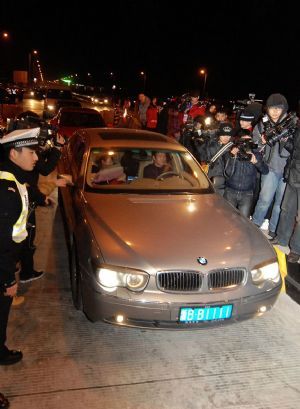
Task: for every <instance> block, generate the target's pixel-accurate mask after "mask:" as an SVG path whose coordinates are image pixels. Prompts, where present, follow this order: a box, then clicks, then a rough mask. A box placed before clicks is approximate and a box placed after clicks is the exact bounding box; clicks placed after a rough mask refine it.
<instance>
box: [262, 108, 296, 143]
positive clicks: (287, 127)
mask: <svg viewBox="0 0 300 409" xmlns="http://www.w3.org/2000/svg"><path fill="white" fill-rule="evenodd" d="M262 122H263V126H264V132H263V135H264V137H265V139H266V142H267V144H268V145H269V146H271V147H272V146H274V145H275V144H276V142H279V141H281V140H282V139H286V140H287V139H288V138H292V137H293V136H294V134H295V131H296V128H297V122H298V118H297V115H296V112H290V113H289V114H288V115H287V116H286V117H285V118H284V119H283V120H282V121H281V122H279V123H278V124H273V123H272V122H271V121H270V119H269V117H268V116H267V115H265V116H264V117H263V118H262Z"/></svg>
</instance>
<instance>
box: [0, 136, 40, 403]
mask: <svg viewBox="0 0 300 409" xmlns="http://www.w3.org/2000/svg"><path fill="white" fill-rule="evenodd" d="M39 131H40V128H33V129H22V130H17V131H14V132H11V133H10V134H7V135H5V136H4V137H3V138H2V139H0V145H2V146H1V148H2V149H3V151H4V155H5V160H4V162H3V164H2V166H1V170H0V197H1V200H0V231H1V234H0V365H11V364H15V363H17V362H19V361H20V360H21V359H22V357H23V354H22V352H21V351H16V350H11V349H8V347H7V346H6V328H7V323H8V316H9V311H10V307H11V303H12V299H13V296H14V295H16V293H17V287H18V284H17V282H16V278H15V271H16V264H17V262H18V261H19V255H18V254H19V252H20V249H21V246H22V242H23V241H24V240H25V239H26V237H27V230H26V222H27V216H28V191H27V186H26V184H25V183H24V174H25V172H24V171H30V170H32V169H33V168H34V166H35V164H36V162H37V160H38V157H37V154H36V151H35V148H36V147H37V146H38V134H39ZM0 398H1V399H2V402H1V400H0V403H1V405H2V407H4V408H5V407H8V405H9V403H8V402H7V401H6V400H5V398H4V397H3V395H2V396H1V394H0ZM6 402H7V403H6ZM0 407H1V406H0Z"/></svg>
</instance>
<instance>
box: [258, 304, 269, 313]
mask: <svg viewBox="0 0 300 409" xmlns="http://www.w3.org/2000/svg"><path fill="white" fill-rule="evenodd" d="M266 311H267V307H266V306H265V305H262V306H261V307H260V308H259V312H266Z"/></svg>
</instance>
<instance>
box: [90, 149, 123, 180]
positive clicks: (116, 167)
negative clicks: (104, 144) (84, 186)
mask: <svg viewBox="0 0 300 409" xmlns="http://www.w3.org/2000/svg"><path fill="white" fill-rule="evenodd" d="M96 166H97V167H98V171H97V173H96V175H95V176H94V178H93V179H92V182H93V183H97V184H119V183H124V182H125V180H126V175H125V173H124V168H123V166H121V165H120V164H118V163H116V164H115V163H114V161H113V158H112V156H111V155H109V154H106V153H104V154H102V155H100V156H99V158H98V159H97V163H96Z"/></svg>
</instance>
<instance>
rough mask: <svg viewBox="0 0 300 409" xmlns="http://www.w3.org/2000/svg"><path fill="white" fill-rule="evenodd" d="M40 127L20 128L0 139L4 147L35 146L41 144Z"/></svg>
mask: <svg viewBox="0 0 300 409" xmlns="http://www.w3.org/2000/svg"><path fill="white" fill-rule="evenodd" d="M39 133H40V128H30V129H18V130H16V131H13V132H10V133H8V134H6V135H4V136H3V138H2V139H0V144H1V145H2V146H3V147H4V148H23V147H34V146H37V145H38V144H39V140H38V136H39Z"/></svg>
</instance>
